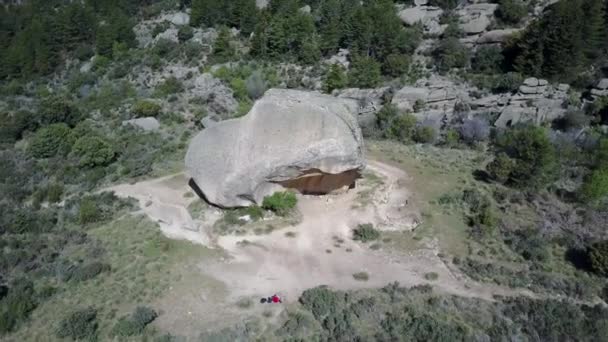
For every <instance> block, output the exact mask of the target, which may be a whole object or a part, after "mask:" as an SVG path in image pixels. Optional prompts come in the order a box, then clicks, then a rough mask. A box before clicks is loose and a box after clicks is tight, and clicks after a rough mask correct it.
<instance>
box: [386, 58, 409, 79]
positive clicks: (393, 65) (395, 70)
mask: <svg viewBox="0 0 608 342" xmlns="http://www.w3.org/2000/svg"><path fill="white" fill-rule="evenodd" d="M409 67H410V58H409V56H407V55H404V54H396V53H393V54H390V55H388V56H386V60H385V62H384V64H382V72H383V73H384V74H385V75H388V76H391V77H399V76H402V75H404V74H405V73H407V71H408V70H409Z"/></svg>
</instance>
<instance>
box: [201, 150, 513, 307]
mask: <svg viewBox="0 0 608 342" xmlns="http://www.w3.org/2000/svg"><path fill="white" fill-rule="evenodd" d="M368 170H370V171H372V172H374V173H375V174H376V175H378V176H380V177H382V178H383V184H382V186H381V187H379V188H378V189H376V191H375V194H374V200H373V203H372V204H371V205H369V206H368V207H366V208H363V209H359V210H353V209H352V207H353V203H355V201H356V196H357V191H349V192H346V193H343V194H339V195H330V196H323V197H317V196H299V201H298V210H299V211H300V212H301V214H302V217H303V219H302V222H301V223H300V224H298V225H296V226H295V227H292V228H288V229H283V230H279V231H274V232H272V233H271V234H268V235H249V236H222V237H219V239H218V240H217V243H218V244H219V246H221V247H222V248H223V249H225V250H226V251H228V252H229V253H230V255H232V256H233V258H232V259H229V260H226V261H224V262H221V263H218V264H214V265H208V264H201V270H202V271H204V272H207V273H208V274H210V275H212V276H213V277H214V278H216V279H218V280H221V281H222V282H224V283H225V284H226V285H227V287H228V288H229V289H230V293H231V296H234V297H235V298H237V297H241V296H263V295H267V294H272V293H275V292H279V293H281V294H283V295H284V296H285V297H286V298H287V300H288V301H294V300H297V298H298V296H299V295H300V294H301V292H302V291H304V290H305V289H307V288H311V287H314V286H318V285H329V286H331V287H333V288H336V289H344V290H346V289H356V288H369V287H381V286H384V285H386V284H388V283H390V282H394V281H398V282H399V283H400V284H402V285H405V286H413V285H418V284H423V283H432V284H433V285H435V286H436V287H437V288H438V289H439V290H441V291H445V292H447V293H452V294H458V295H461V296H471V297H481V298H485V299H491V298H492V295H493V294H497V293H501V291H500V289H497V288H488V287H487V286H482V285H479V284H475V283H473V282H469V281H466V280H465V281H463V280H461V279H460V278H461V277H456V276H455V275H453V274H452V272H451V271H450V269H449V268H448V267H447V266H446V265H445V264H444V263H443V261H442V260H441V259H440V258H439V257H438V256H437V254H438V252H439V251H438V247H437V245H438V244H437V241H436V240H435V241H431V242H430V243H429V248H427V249H423V250H417V251H413V252H410V253H407V252H406V251H404V252H403V253H395V252H392V253H389V252H386V251H383V250H381V249H380V250H374V249H371V248H370V245H371V244H372V243H367V244H363V243H359V242H356V241H353V240H352V229H353V228H355V227H356V226H357V224H359V223H367V222H373V223H375V224H376V225H378V226H390V225H393V227H391V228H392V229H395V228H394V227H395V224H396V223H401V226H402V228H404V229H408V228H410V229H411V228H412V227H413V226H414V225H415V222H416V221H417V218H416V217H417V215H416V211H415V209H414V208H411V207H410V205H409V204H406V203H410V202H411V201H408V199H409V197H410V193H409V192H408V191H407V188H405V187H403V186H404V185H406V184H407V182H408V181H409V178H408V176H407V175H406V174H405V173H404V172H403V171H402V170H400V169H397V168H394V167H392V166H389V165H386V164H383V163H380V162H377V161H370V162H369V164H368ZM397 227H399V226H397ZM286 232H294V233H295V234H296V235H295V237H289V236H287V235H286ZM244 241H246V243H243V242H244ZM358 272H366V273H367V274H368V275H369V280H367V281H360V280H356V279H355V278H354V277H353V274H354V273H358ZM429 272H435V273H437V274H438V275H439V278H438V280H436V281H428V280H426V279H425V278H424V275H425V274H426V273H429ZM501 294H504V292H502V293H501Z"/></svg>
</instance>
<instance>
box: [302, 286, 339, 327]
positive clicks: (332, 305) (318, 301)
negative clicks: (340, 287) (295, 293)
mask: <svg viewBox="0 0 608 342" xmlns="http://www.w3.org/2000/svg"><path fill="white" fill-rule="evenodd" d="M343 301H344V294H342V293H339V292H335V291H333V290H331V289H329V288H327V287H324V286H319V287H315V288H312V289H308V290H306V291H304V292H303V293H302V295H301V296H300V303H301V304H302V305H303V306H304V307H305V308H306V309H308V310H309V311H310V312H312V314H313V316H314V317H315V318H316V319H317V320H320V321H323V318H325V317H326V316H328V315H329V314H331V313H333V312H335V311H336V310H337V309H338V308H339V305H340V304H342V302H343Z"/></svg>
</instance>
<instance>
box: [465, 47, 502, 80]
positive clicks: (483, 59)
mask: <svg viewBox="0 0 608 342" xmlns="http://www.w3.org/2000/svg"><path fill="white" fill-rule="evenodd" d="M503 60H504V56H503V55H502V50H501V49H500V48H498V47H496V46H480V47H479V48H478V49H477V52H476V53H475V56H474V57H473V60H472V61H471V69H473V71H475V72H479V73H484V74H494V73H498V72H500V70H501V69H500V68H501V66H502V63H503Z"/></svg>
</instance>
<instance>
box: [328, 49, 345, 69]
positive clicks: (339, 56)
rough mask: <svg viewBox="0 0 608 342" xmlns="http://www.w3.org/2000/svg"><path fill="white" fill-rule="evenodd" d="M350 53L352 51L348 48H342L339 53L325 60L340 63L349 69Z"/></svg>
mask: <svg viewBox="0 0 608 342" xmlns="http://www.w3.org/2000/svg"><path fill="white" fill-rule="evenodd" d="M349 54H350V51H348V49H340V50H338V53H336V54H335V55H333V56H331V57H330V58H328V59H327V60H325V63H327V64H339V65H341V66H343V67H344V68H345V69H348V66H349V65H350V62H349V61H348V55H349Z"/></svg>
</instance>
